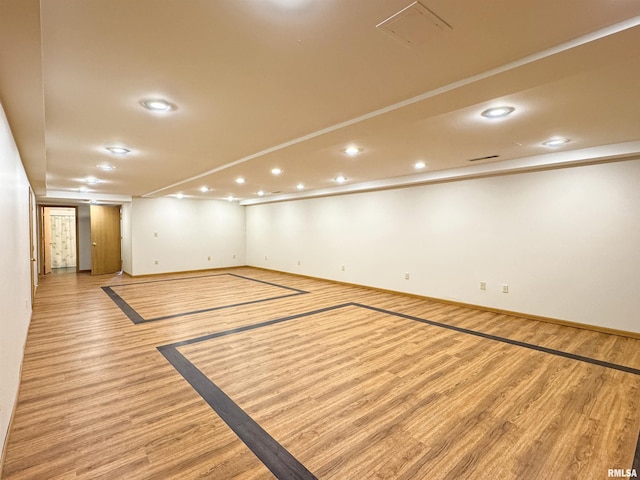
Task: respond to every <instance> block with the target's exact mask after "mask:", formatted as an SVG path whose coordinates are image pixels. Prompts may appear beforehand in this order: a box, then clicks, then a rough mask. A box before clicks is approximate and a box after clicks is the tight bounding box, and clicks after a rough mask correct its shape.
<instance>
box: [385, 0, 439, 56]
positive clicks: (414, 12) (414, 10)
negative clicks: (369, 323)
mask: <svg viewBox="0 0 640 480" xmlns="http://www.w3.org/2000/svg"><path fill="white" fill-rule="evenodd" d="M376 28H377V29H378V30H380V31H383V32H385V33H388V34H389V35H391V36H392V37H394V38H395V39H396V40H400V41H401V42H402V43H403V44H405V45H406V46H409V47H414V46H416V45H422V44H425V43H427V42H428V41H429V40H432V39H433V35H434V33H439V32H440V31H442V30H451V25H449V24H448V23H447V22H445V21H444V20H443V19H442V18H440V17H439V16H438V15H436V14H435V13H434V12H432V11H431V10H429V9H428V8H427V7H425V6H424V5H423V4H421V3H420V2H413V3H412V4H411V5H409V6H408V7H406V8H404V9H402V10H400V11H399V12H398V13H396V14H394V15H391V16H390V17H389V18H387V19H386V20H385V21H384V22H381V23H379V24H378V25H376Z"/></svg>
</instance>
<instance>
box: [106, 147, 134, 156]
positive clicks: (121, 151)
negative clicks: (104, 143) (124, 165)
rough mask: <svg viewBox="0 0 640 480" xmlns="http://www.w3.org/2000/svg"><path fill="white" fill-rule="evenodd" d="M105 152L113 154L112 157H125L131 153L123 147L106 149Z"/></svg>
mask: <svg viewBox="0 0 640 480" xmlns="http://www.w3.org/2000/svg"><path fill="white" fill-rule="evenodd" d="M107 150H109V152H111V153H113V154H114V155H126V154H127V153H130V152H131V150H129V149H128V148H125V147H107Z"/></svg>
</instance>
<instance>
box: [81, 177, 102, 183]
mask: <svg viewBox="0 0 640 480" xmlns="http://www.w3.org/2000/svg"><path fill="white" fill-rule="evenodd" d="M85 182H87V183H88V184H89V185H95V184H97V183H100V179H99V178H96V177H87V178H86V179H85Z"/></svg>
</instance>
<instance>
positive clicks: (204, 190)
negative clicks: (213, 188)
mask: <svg viewBox="0 0 640 480" xmlns="http://www.w3.org/2000/svg"><path fill="white" fill-rule="evenodd" d="M200 191H201V192H202V193H207V192H208V191H209V187H200Z"/></svg>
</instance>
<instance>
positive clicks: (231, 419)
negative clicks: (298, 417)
mask: <svg viewBox="0 0 640 480" xmlns="http://www.w3.org/2000/svg"><path fill="white" fill-rule="evenodd" d="M345 307H358V308H364V309H368V310H371V311H375V312H378V313H383V314H386V315H392V316H395V317H399V318H404V319H407V320H413V321H417V322H420V323H424V324H427V325H431V326H434V327H439V328H445V329H448V330H453V331H456V332H458V333H463V334H467V335H474V336H476V337H479V338H484V339H486V340H492V341H497V342H501V343H506V344H509V345H513V346H516V347H521V348H527V349H531V350H535V351H538V352H542V353H546V354H550V355H556V356H559V357H564V358H568V359H571V360H575V361H578V362H584V363H589V364H592V365H597V366H600V367H603V368H609V369H613V370H618V371H621V372H625V373H630V374H633V375H640V370H638V369H635V368H631V367H629V366H626V365H618V364H615V363H610V362H604V361H602V360H598V359H594V358H590V357H585V356H582V355H576V354H573V353H570V352H564V351H562V350H555V349H552V348H547V347H543V346H540V345H535V344H531V343H527V342H520V341H517V340H512V339H509V338H505V337H500V336H497V335H491V334H488V333H483V332H479V331H476V330H471V329H467V328H462V327H456V326H454V325H448V324H445V323H440V322H435V321H432V320H427V319H424V318H420V317H415V316H412V315H407V314H403V313H399V312H394V311H391V310H386V309H383V308H378V307H373V306H369V305H364V304H360V303H355V302H348V303H343V304H340V305H334V306H331V307H326V308H321V309H318V310H313V311H309V312H304V313H299V314H296V315H290V316H287V317H283V318H278V319H273V320H268V321H265V322H261V323H257V324H253V325H247V326H244V327H239V328H234V329H231V330H225V331H222V332H216V333H212V334H209V335H204V336H201V337H196V338H192V339H189V340H184V341H181V342H176V343H172V344H168V345H163V346H160V347H157V348H158V350H159V351H160V353H162V355H164V357H165V358H166V359H167V360H168V361H169V363H171V365H173V367H174V368H175V369H176V370H177V371H178V372H179V373H180V374H181V375H182V377H183V378H184V379H185V380H186V381H187V382H188V383H189V384H190V385H191V386H192V387H193V388H194V389H195V390H196V391H197V392H198V393H199V394H200V395H201V396H202V398H203V399H204V400H205V401H206V402H207V403H208V404H209V406H210V407H211V408H212V409H213V410H214V411H215V412H216V413H217V414H218V415H219V416H220V418H221V419H222V420H223V421H224V422H225V423H227V425H228V426H229V427H230V428H231V429H232V430H233V431H234V432H235V433H236V435H237V436H238V437H239V438H240V439H241V440H242V441H243V442H244V443H245V445H247V446H248V447H249V448H250V449H251V451H253V452H254V453H255V455H256V456H257V457H258V458H259V459H260V461H262V462H263V463H264V465H265V466H266V467H267V468H268V469H269V470H270V471H271V472H273V474H274V475H276V477H277V478H278V479H281V480H282V479H292V480H293V479H309V480H311V479H316V477H315V476H314V475H313V474H312V473H311V472H309V470H307V468H306V467H304V465H302V463H300V462H299V461H298V460H297V459H296V458H295V457H293V455H291V453H289V451H288V450H286V449H285V448H284V447H283V446H282V445H281V444H280V443H279V442H277V441H276V440H275V439H274V438H273V437H271V436H270V435H269V434H268V433H267V432H266V431H265V430H264V429H263V428H262V427H260V425H258V424H257V423H256V422H255V421H254V420H253V419H252V418H251V417H250V416H249V415H248V414H247V413H246V412H245V411H244V410H242V408H240V406H239V405H237V404H236V403H235V402H234V401H233V400H232V399H231V398H230V397H229V396H227V394H226V393H224V391H222V389H220V387H218V386H217V385H216V384H215V383H214V382H213V381H211V380H210V379H209V378H208V377H206V376H205V375H204V374H203V373H202V372H201V371H200V370H199V369H198V368H197V367H196V366H195V365H193V364H192V363H191V362H190V361H189V360H188V359H187V358H186V357H185V356H184V355H182V353H180V352H179V351H178V348H180V347H183V346H186V345H191V344H194V343H199V342H203V341H207V340H211V339H214V338H219V337H223V336H227V335H233V334H236V333H240V332H245V331H249V330H255V329H258V328H263V327H267V326H270V325H276V324H279V323H283V322H287V321H290V320H295V319H299V318H303V317H309V316H312V315H317V314H319V313H324V312H329V311H333V310H338V309H341V308H345ZM632 462H633V466H632V468H635V469H636V471H637V470H640V432H639V435H638V443H637V445H636V450H635V455H634V458H633V460H632Z"/></svg>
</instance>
